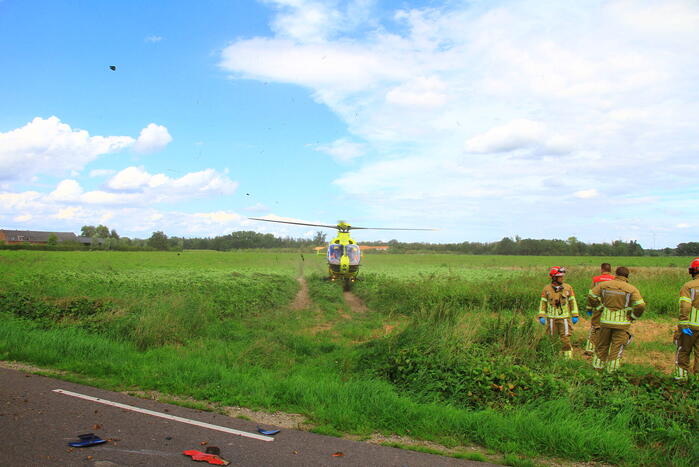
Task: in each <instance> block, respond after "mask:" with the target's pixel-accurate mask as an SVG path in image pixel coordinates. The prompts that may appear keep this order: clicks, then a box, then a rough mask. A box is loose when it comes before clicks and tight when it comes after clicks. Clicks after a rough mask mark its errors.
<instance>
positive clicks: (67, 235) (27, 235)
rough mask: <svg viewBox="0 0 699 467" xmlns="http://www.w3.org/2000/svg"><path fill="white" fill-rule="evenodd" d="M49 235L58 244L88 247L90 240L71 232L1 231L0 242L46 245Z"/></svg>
mask: <svg viewBox="0 0 699 467" xmlns="http://www.w3.org/2000/svg"><path fill="white" fill-rule="evenodd" d="M51 234H54V235H56V237H57V238H58V241H59V242H74V243H82V244H83V245H90V244H91V243H92V239H91V238H89V237H78V236H77V235H75V234H74V233H73V232H37V231H34V230H1V229H0V241H4V242H5V243H6V244H8V245H18V244H22V243H30V244H32V245H46V243H48V241H49V237H50V236H51Z"/></svg>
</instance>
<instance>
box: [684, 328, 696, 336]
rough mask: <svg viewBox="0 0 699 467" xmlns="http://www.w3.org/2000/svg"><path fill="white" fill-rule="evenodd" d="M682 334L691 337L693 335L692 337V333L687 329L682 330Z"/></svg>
mask: <svg viewBox="0 0 699 467" xmlns="http://www.w3.org/2000/svg"><path fill="white" fill-rule="evenodd" d="M682 334H687V335H688V336H693V335H694V331H692V330H691V329H689V328H684V329H683V330H682Z"/></svg>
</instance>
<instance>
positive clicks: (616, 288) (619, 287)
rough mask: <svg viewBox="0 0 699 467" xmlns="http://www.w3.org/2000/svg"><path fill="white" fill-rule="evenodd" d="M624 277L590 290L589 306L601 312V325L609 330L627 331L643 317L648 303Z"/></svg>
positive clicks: (617, 277)
mask: <svg viewBox="0 0 699 467" xmlns="http://www.w3.org/2000/svg"><path fill="white" fill-rule="evenodd" d="M628 281H629V280H628V279H627V278H626V277H624V276H616V277H615V278H614V280H612V281H606V282H600V283H599V284H597V285H596V286H594V287H593V288H592V290H590V294H589V295H588V297H587V301H588V305H589V306H590V307H592V308H593V309H597V310H598V311H601V316H600V320H599V322H600V325H601V326H602V327H607V328H617V329H625V328H627V327H628V326H629V325H630V324H631V322H632V321H633V320H636V319H638V318H640V317H641V315H642V314H643V312H644V311H645V309H646V302H645V301H644V300H643V297H641V293H640V292H639V291H638V289H637V288H636V287H634V286H633V285H631V284H629V282H628Z"/></svg>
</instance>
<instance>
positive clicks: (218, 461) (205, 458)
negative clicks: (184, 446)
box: [182, 449, 230, 465]
mask: <svg viewBox="0 0 699 467" xmlns="http://www.w3.org/2000/svg"><path fill="white" fill-rule="evenodd" d="M182 454H184V455H185V456H189V457H191V458H192V460H194V461H197V462H207V463H209V464H213V465H228V464H230V462H228V461H227V460H225V459H223V458H221V457H220V456H217V455H216V454H207V453H205V452H201V451H196V450H194V449H190V450H188V451H182Z"/></svg>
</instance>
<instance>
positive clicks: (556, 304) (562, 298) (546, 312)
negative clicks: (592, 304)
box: [539, 283, 578, 319]
mask: <svg viewBox="0 0 699 467" xmlns="http://www.w3.org/2000/svg"><path fill="white" fill-rule="evenodd" d="M557 289H558V290H557ZM539 303H540V305H539V316H540V317H546V318H555V319H560V318H570V317H571V316H578V302H577V300H576V299H575V291H574V290H573V287H571V286H570V285H569V284H565V283H564V284H563V285H560V286H554V284H548V285H547V286H546V287H544V290H543V291H542V292H541V301H540V302H539Z"/></svg>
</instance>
